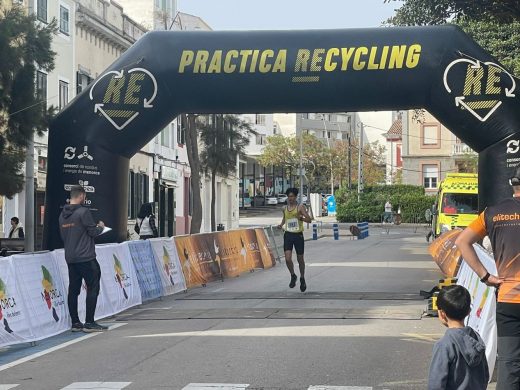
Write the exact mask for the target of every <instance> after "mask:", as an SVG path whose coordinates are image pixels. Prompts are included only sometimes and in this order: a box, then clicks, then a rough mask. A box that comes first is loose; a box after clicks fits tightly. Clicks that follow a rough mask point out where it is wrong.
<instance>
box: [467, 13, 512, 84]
mask: <svg viewBox="0 0 520 390" xmlns="http://www.w3.org/2000/svg"><path fill="white" fill-rule="evenodd" d="M457 24H458V25H459V26H460V27H461V28H462V29H463V30H464V31H465V32H466V34H468V35H469V36H470V37H472V38H473V39H474V40H475V41H476V42H478V44H479V45H480V46H482V47H484V48H485V49H486V50H488V51H489V52H490V53H491V54H492V55H493V56H494V57H496V58H497V59H498V60H499V61H500V62H501V63H502V65H504V66H505V67H506V68H507V69H508V70H510V71H511V72H512V73H514V74H515V75H517V76H519V75H520V45H519V42H520V21H518V20H517V21H515V22H511V23H497V22H495V21H492V20H491V21H490V20H485V19H482V20H480V19H479V20H471V19H462V20H460V21H458V22H457Z"/></svg>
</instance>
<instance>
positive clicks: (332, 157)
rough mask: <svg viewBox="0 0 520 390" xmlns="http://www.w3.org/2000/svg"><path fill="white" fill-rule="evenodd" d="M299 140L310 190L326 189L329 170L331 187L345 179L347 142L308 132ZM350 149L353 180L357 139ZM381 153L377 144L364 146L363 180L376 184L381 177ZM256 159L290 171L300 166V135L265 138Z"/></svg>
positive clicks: (356, 159)
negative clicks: (261, 150)
mask: <svg viewBox="0 0 520 390" xmlns="http://www.w3.org/2000/svg"><path fill="white" fill-rule="evenodd" d="M302 141H303V145H302V147H303V148H302V150H303V154H302V162H303V166H304V168H305V171H306V176H307V179H308V180H309V185H310V189H311V190H312V191H323V190H325V189H326V188H330V177H331V171H332V174H333V177H334V186H335V187H337V186H339V185H340V184H341V183H342V182H348V180H347V178H348V148H349V144H348V142H345V141H340V140H329V143H326V142H324V141H323V140H320V139H318V138H316V137H315V136H314V135H312V134H304V135H303V138H302ZM329 146H330V147H329ZM350 148H351V174H352V178H351V180H352V182H353V183H355V182H356V181H357V171H358V168H357V166H358V150H359V149H358V141H357V140H353V141H352V142H351V147H350ZM384 156H385V148H384V146H381V145H379V144H378V143H372V144H366V145H365V146H364V154H363V157H364V158H363V162H364V178H365V183H367V184H376V183H381V182H382V181H383V180H384V175H385V172H384V158H385V157H384ZM259 162H260V164H261V165H262V166H265V167H269V166H278V167H280V166H282V167H284V168H285V169H286V170H288V171H289V172H291V173H294V172H296V170H297V168H298V167H299V165H300V138H299V137H283V136H282V135H274V136H272V137H268V138H267V144H266V146H265V148H264V150H263V152H262V154H261V155H260V158H259ZM382 167H383V168H382Z"/></svg>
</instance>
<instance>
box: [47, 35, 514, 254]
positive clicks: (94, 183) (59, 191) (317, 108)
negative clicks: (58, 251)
mask: <svg viewBox="0 0 520 390" xmlns="http://www.w3.org/2000/svg"><path fill="white" fill-rule="evenodd" d="M517 84H518V80H517V79H516V78H514V77H513V76H512V75H511V74H510V73H508V72H507V71H506V70H505V69H504V68H503V67H502V66H501V65H500V64H499V63H498V62H497V61H496V60H495V59H493V58H492V57H491V56H490V55H489V54H488V53H487V52H486V51H484V50H483V49H482V48H481V47H479V46H478V45H477V44H476V43H475V42H474V41H472V40H471V39H470V38H468V37H467V36H466V35H465V34H464V33H463V32H462V31H461V30H460V29H458V28H457V27H454V26H442V27H409V28H376V29H349V30H313V31H262V32H260V31H243V32H151V33H148V34H147V35H145V36H144V37H143V38H141V39H140V40H139V41H138V42H137V43H136V44H135V45H133V46H132V47H131V48H130V49H129V50H128V51H127V52H126V53H125V54H124V55H123V56H122V57H121V58H120V59H118V60H117V61H116V62H115V63H114V64H113V65H112V66H111V67H110V68H109V69H108V70H107V71H106V72H105V73H104V74H102V75H101V76H100V77H99V78H98V79H97V80H96V81H95V82H94V83H93V84H92V85H91V87H90V88H89V89H88V90H86V91H84V92H83V93H82V94H80V95H79V96H77V97H76V99H75V100H74V101H73V102H72V103H71V104H70V105H69V106H68V107H67V108H66V109H64V110H63V111H62V112H61V113H60V114H59V116H58V117H57V118H56V120H55V121H54V122H53V124H52V125H51V129H50V134H49V161H48V168H49V169H48V176H47V198H46V203H45V220H44V221H45V222H44V223H45V233H44V236H45V243H44V245H45V247H46V248H48V249H54V248H58V247H61V246H62V243H61V239H60V237H59V231H58V216H59V213H60V210H61V207H62V206H63V205H64V204H65V203H66V201H67V197H68V192H67V189H68V188H70V186H71V185H73V184H78V183H81V184H83V185H84V186H85V188H86V189H87V192H88V206H90V207H91V208H92V210H93V211H94V213H95V218H96V219H102V220H103V221H105V223H106V224H107V225H108V226H111V227H113V231H112V232H110V233H108V234H106V235H104V236H103V239H104V240H105V241H122V240H125V239H126V230H127V196H128V194H127V188H128V167H129V159H130V157H131V156H132V155H134V154H135V153H136V152H137V151H139V150H140V148H141V147H143V146H144V145H145V144H146V143H147V142H148V141H149V140H150V139H151V138H153V137H154V136H155V135H156V134H157V133H158V132H159V131H160V130H161V129H163V128H164V127H165V126H166V125H167V124H168V123H169V122H170V121H171V120H173V119H174V118H175V117H176V116H177V115H178V114H180V113H248V112H264V113H272V112H342V111H364V110H394V109H410V108H425V109H427V110H428V111H430V112H431V113H432V114H433V115H435V116H436V117H437V118H438V119H439V120H440V121H441V122H442V123H443V124H444V125H445V126H447V127H448V128H449V129H451V130H452V131H453V132H454V133H455V134H456V135H457V136H458V137H459V138H460V139H462V140H463V141H464V142H466V143H467V144H468V145H469V146H471V147H472V148H473V149H474V150H476V151H478V152H479V153H480V166H479V173H480V184H479V187H480V188H479V191H480V201H481V204H480V207H481V208H483V207H485V206H486V205H490V204H494V203H496V202H498V201H499V200H501V199H503V198H506V197H508V196H510V195H511V189H510V187H509V186H508V180H507V179H508V178H509V177H510V176H511V175H512V172H513V171H514V167H516V166H517V165H518V164H519V163H520V142H519V140H520V100H519V97H518V95H519V92H518V88H517Z"/></svg>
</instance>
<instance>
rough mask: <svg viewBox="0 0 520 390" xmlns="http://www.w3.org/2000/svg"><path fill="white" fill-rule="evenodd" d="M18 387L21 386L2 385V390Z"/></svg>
mask: <svg viewBox="0 0 520 390" xmlns="http://www.w3.org/2000/svg"><path fill="white" fill-rule="evenodd" d="M16 386H20V385H0V390H10V389H14V388H15V387H16Z"/></svg>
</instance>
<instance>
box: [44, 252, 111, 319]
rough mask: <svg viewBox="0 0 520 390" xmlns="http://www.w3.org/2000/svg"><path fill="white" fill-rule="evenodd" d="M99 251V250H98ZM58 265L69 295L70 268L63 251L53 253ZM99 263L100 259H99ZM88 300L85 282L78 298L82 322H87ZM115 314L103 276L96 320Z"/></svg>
mask: <svg viewBox="0 0 520 390" xmlns="http://www.w3.org/2000/svg"><path fill="white" fill-rule="evenodd" d="M96 251H97V248H96ZM52 254H53V256H54V259H55V261H56V263H57V264H58V268H59V270H60V272H61V275H62V278H63V282H64V283H65V289H66V291H67V293H68V291H69V268H68V267H67V262H66V261H65V252H64V250H63V249H57V250H55V251H53V252H52ZM98 262H99V259H98ZM86 298H87V286H86V285H85V281H83V282H82V283H81V290H80V294H79V296H78V316H79V319H80V321H81V322H85V315H86ZM113 314H114V309H113V308H112V305H111V304H110V301H109V299H108V297H107V294H106V287H105V283H104V280H103V274H101V281H100V289H99V296H98V300H97V305H96V312H95V314H94V319H95V320H99V319H102V318H106V317H110V316H111V315H113Z"/></svg>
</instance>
